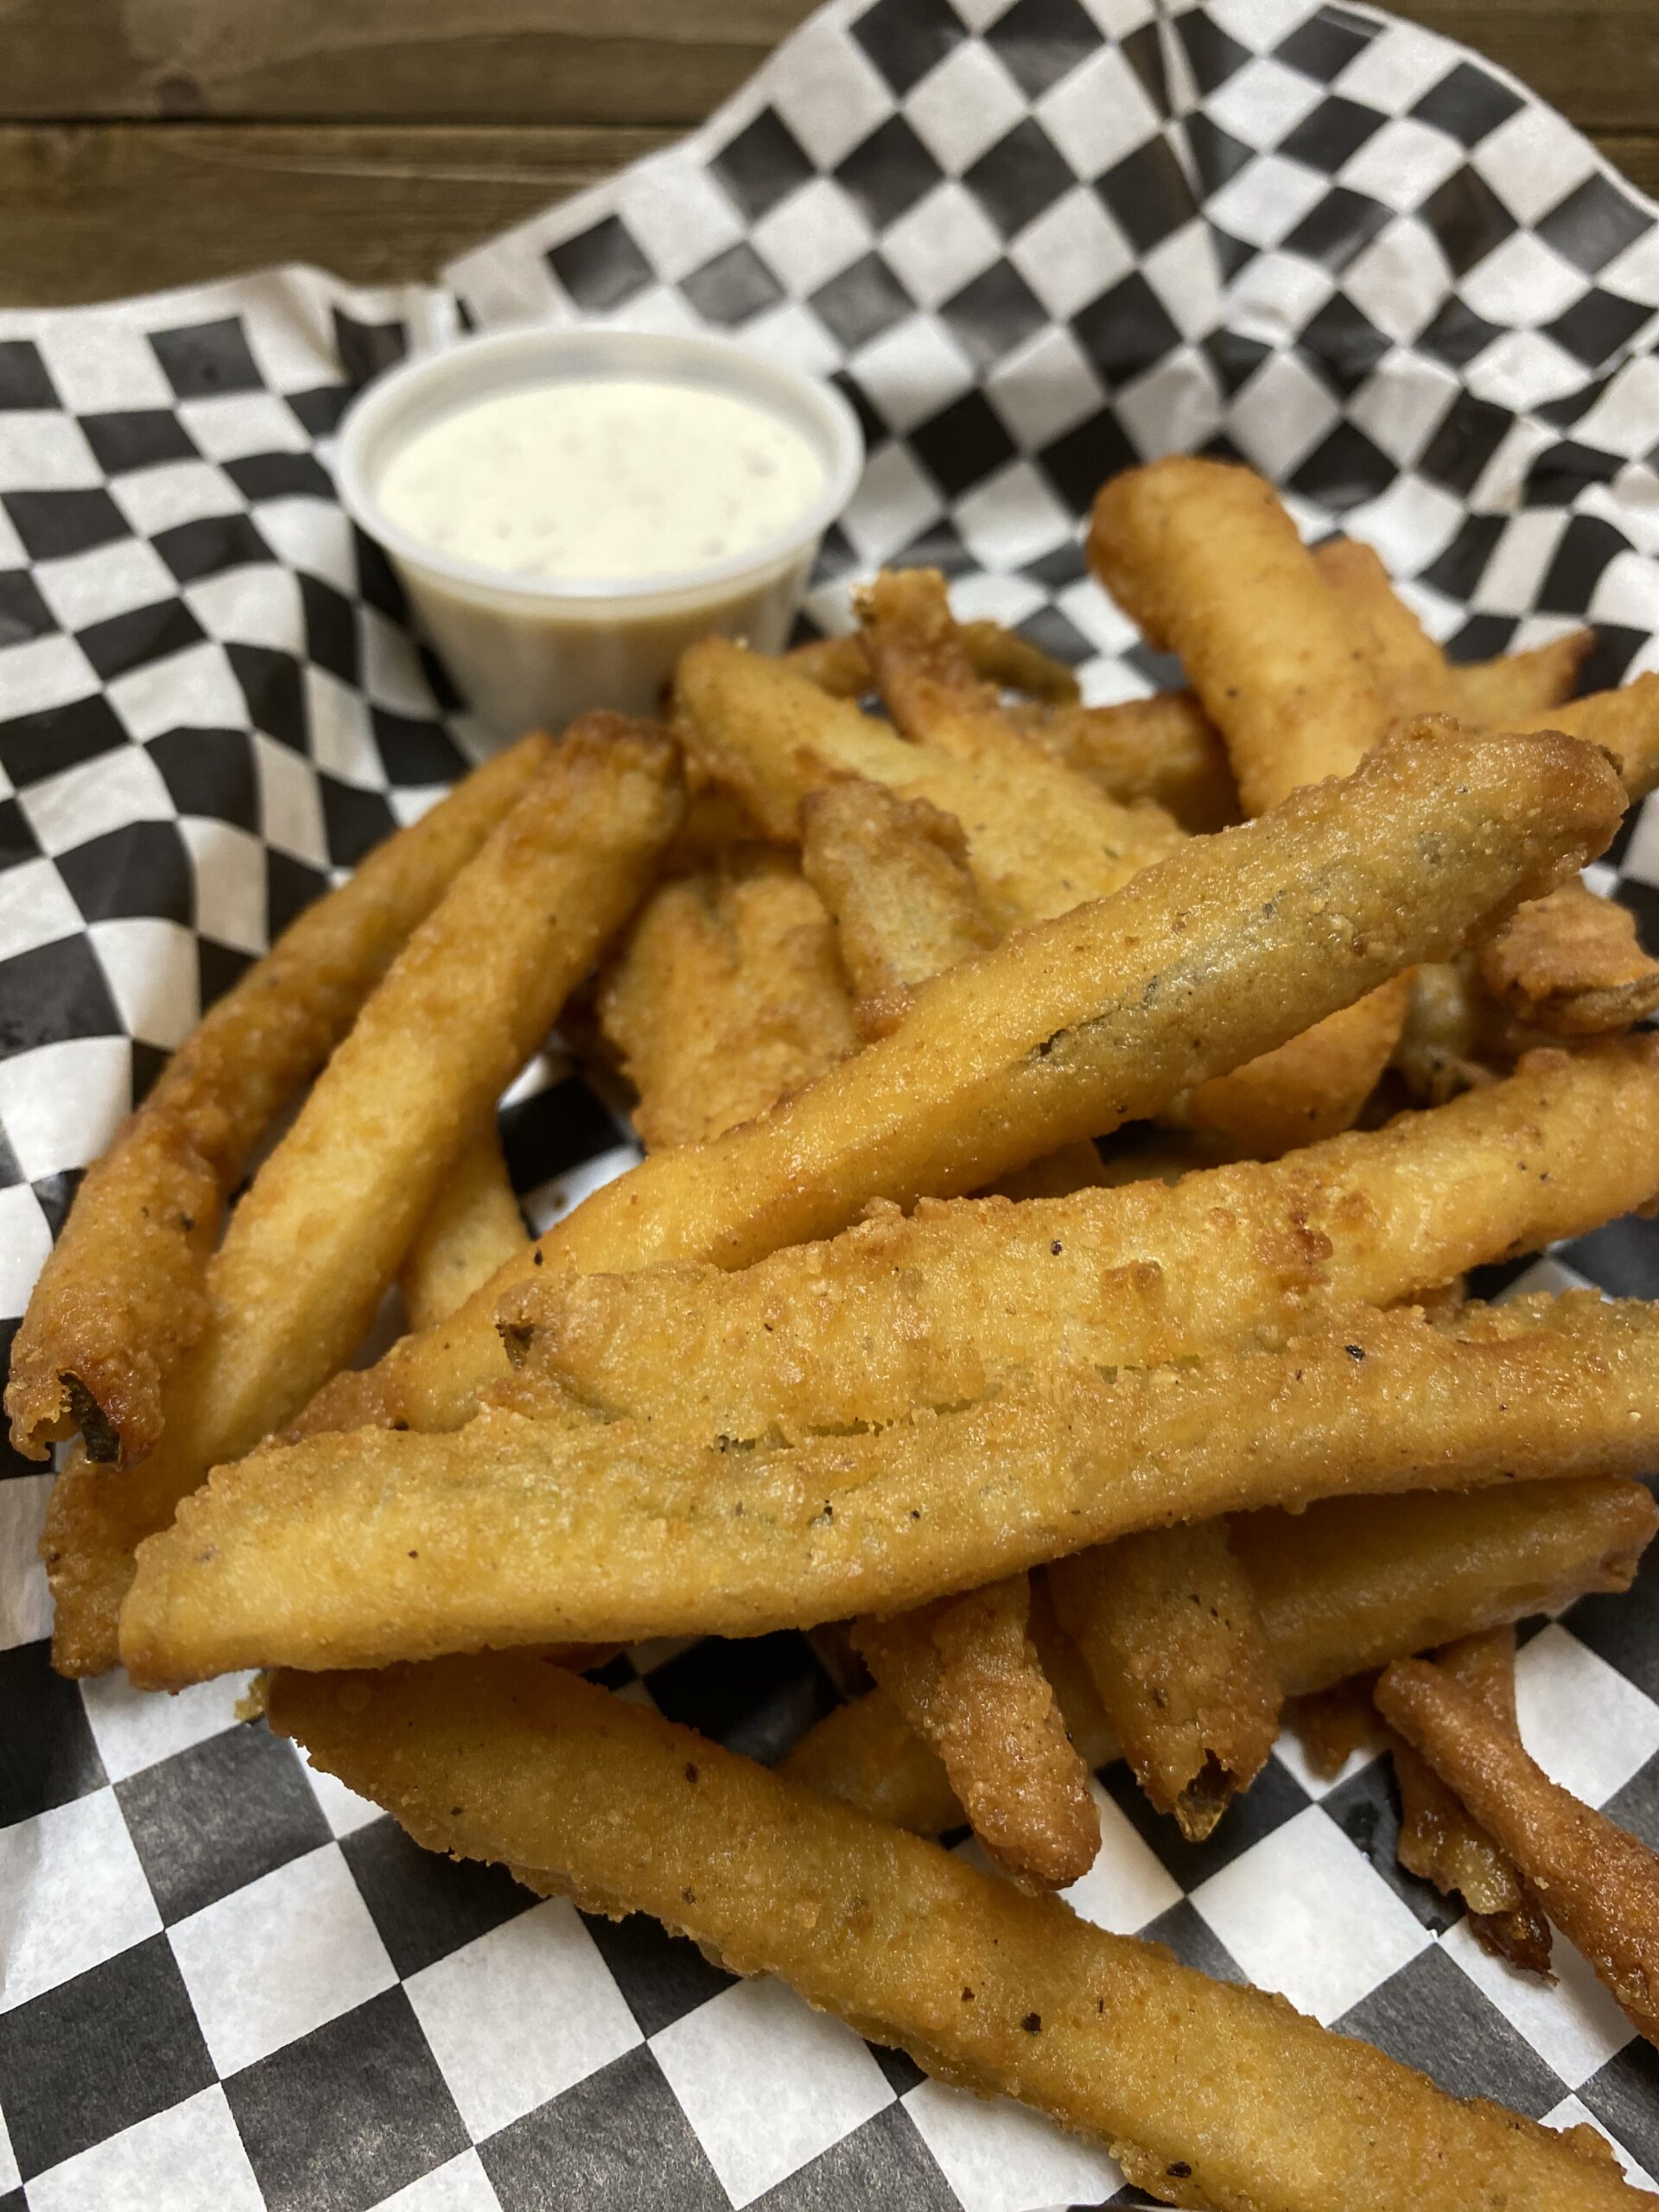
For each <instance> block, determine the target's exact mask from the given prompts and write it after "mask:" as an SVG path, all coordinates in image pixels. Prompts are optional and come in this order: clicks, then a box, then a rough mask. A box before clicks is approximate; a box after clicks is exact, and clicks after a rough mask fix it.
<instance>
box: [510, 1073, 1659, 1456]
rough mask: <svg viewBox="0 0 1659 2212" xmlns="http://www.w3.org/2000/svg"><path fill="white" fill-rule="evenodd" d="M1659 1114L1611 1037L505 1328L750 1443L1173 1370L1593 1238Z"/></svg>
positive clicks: (557, 1359) (1647, 1147)
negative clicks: (1562, 1243)
mask: <svg viewBox="0 0 1659 2212" xmlns="http://www.w3.org/2000/svg"><path fill="white" fill-rule="evenodd" d="M1656 1123H1659V1042H1656V1040H1653V1039H1608V1040H1606V1041H1605V1042H1603V1043H1602V1044H1599V1045H1597V1046H1592V1047H1590V1048H1587V1049H1586V1050H1585V1051H1584V1052H1578V1053H1573V1054H1571V1055H1569V1054H1567V1053H1564V1052H1538V1053H1535V1054H1533V1055H1531V1056H1529V1058H1527V1059H1526V1060H1525V1061H1523V1062H1522V1065H1521V1067H1520V1068H1519V1070H1518V1071H1516V1074H1515V1075H1513V1076H1511V1077H1509V1078H1507V1079H1506V1080H1505V1081H1503V1082H1502V1083H1495V1084H1491V1085H1489V1086H1487V1087H1486V1088H1484V1089H1483V1090H1478V1091H1471V1092H1467V1093H1465V1095H1464V1096H1461V1097H1459V1098H1457V1099H1454V1100H1453V1101H1452V1103H1450V1104H1448V1105H1446V1106H1441V1107H1437V1108H1434V1109H1432V1110H1430V1111H1428V1112H1425V1113H1410V1114H1402V1115H1401V1116H1399V1117H1398V1118H1397V1119H1396V1120H1395V1121H1393V1122H1389V1124H1388V1126H1387V1127H1386V1128H1382V1129H1375V1130H1357V1131H1351V1132H1349V1133H1348V1134H1347V1135H1344V1136H1340V1137H1332V1138H1331V1139H1329V1140H1327V1141H1326V1142H1325V1143H1324V1144H1322V1145H1319V1146H1315V1147H1312V1148H1310V1149H1309V1150H1308V1151H1306V1152H1304V1153H1292V1154H1289V1155H1287V1157H1286V1158H1285V1159H1284V1160H1279V1161H1276V1162H1274V1164H1272V1165H1271V1166H1268V1165H1263V1164H1262V1163H1261V1162H1258V1161H1254V1160H1238V1161H1235V1162H1234V1163H1233V1164H1232V1165H1230V1166H1224V1167H1217V1168H1211V1169H1209V1170H1206V1171H1205V1172H1204V1173H1194V1174H1189V1175H1187V1176H1185V1177H1184V1178H1183V1179H1181V1180H1180V1181H1179V1182H1177V1183H1175V1184H1174V1185H1166V1184H1164V1183H1162V1182H1160V1181H1157V1180H1154V1179H1145V1180H1141V1181H1139V1182H1136V1183H1133V1184H1128V1185H1122V1186H1120V1187H1118V1188H1115V1189H1109V1190H1096V1191H1083V1192H1077V1194H1076V1195H1075V1196H1073V1197H1071V1198H1059V1199H1033V1200H1028V1201H1024V1202H1021V1203H1019V1204H1017V1205H1016V1204H1012V1203H1010V1202H1008V1201H1006V1200H996V1199H973V1200H957V1201H955V1202H953V1203H950V1204H948V1205H942V1204H939V1203H938V1202H936V1201H927V1200H925V1201H924V1202H923V1203H922V1204H921V1205H919V1206H918V1208H917V1210H916V1211H915V1213H914V1214H912V1215H911V1216H909V1217H904V1216H901V1215H899V1213H898V1212H896V1211H887V1212H885V1213H882V1214H880V1215H879V1216H876V1217H873V1218H870V1219H868V1220H866V1221H864V1222H862V1223H861V1224H859V1225H858V1226H856V1227H855V1228H854V1229H851V1230H846V1231H844V1232H843V1233H842V1235H841V1236H838V1237H836V1238H835V1239H833V1240H831V1241H829V1242H826V1243H816V1244H798V1245H794V1246H791V1247H790V1248H788V1249H785V1250H783V1251H780V1252H777V1253H774V1254H772V1255H771V1256H770V1257H769V1258H767V1259H766V1260H764V1261H761V1262H759V1263H758V1264H756V1265H755V1266H753V1267H752V1268H744V1269H741V1270H737V1271H731V1272H727V1271H721V1270H719V1269H715V1268H703V1269H686V1268H674V1269H669V1270H664V1271H660V1272H658V1271H656V1270H651V1271H646V1272H643V1273H635V1274H622V1275H586V1276H580V1277H576V1278H574V1279H572V1278H568V1277H559V1278H550V1276H549V1275H548V1274H547V1271H546V1270H543V1271H542V1273H541V1274H538V1275H537V1276H536V1277H534V1278H532V1279H531V1281H528V1282H527V1283H526V1284H525V1285H524V1287H523V1288H522V1289H521V1290H519V1291H517V1292H515V1293H513V1294H512V1296H511V1297H510V1299H509V1300H508V1301H507V1302H506V1304H505V1306H504V1308H503V1313H502V1318H503V1319H504V1321H505V1323H506V1324H507V1325H509V1326H510V1327H512V1329H513V1331H514V1332H515V1353H516V1356H517V1357H519V1358H520V1359H523V1360H528V1361H529V1362H530V1363H531V1364H533V1365H534V1367H535V1368H536V1369H537V1371H538V1372H539V1373H543V1374H545V1375H547V1376H550V1377H551V1378H552V1379H553V1380H555V1381H556V1382H557V1383H559V1384H560V1385H561V1386H562V1387H563V1388H564V1389H568V1390H569V1392H570V1393H571V1395H572V1396H573V1398H574V1399H575V1401H576V1402H578V1403H580V1404H582V1405H584V1406H588V1407H593V1408H598V1409H599V1410H601V1411H602V1412H605V1413H607V1414H615V1413H628V1414H639V1415H642V1416H648V1417H651V1418H654V1419H665V1418H674V1419H683V1420H684V1421H686V1422H687V1423H688V1424H690V1426H692V1427H697V1428H701V1429H702V1431H704V1432H705V1433H711V1434H714V1433H718V1434H722V1435H729V1436H741V1437H751V1436H754V1435H758V1434H760V1433H763V1432H764V1431H765V1430H766V1428H767V1427H769V1426H771V1425H772V1424H777V1423H781V1424H782V1426H783V1427H784V1428H785V1432H786V1433H787V1432H789V1431H791V1430H792V1429H793V1428H794V1427H795V1426H796V1425H798V1424H805V1425H808V1426H821V1427H823V1426H829V1425H832V1424H834V1423H836V1422H841V1423H852V1422H858V1421H889V1420H892V1419H893V1417H894V1416H895V1415H897V1414H901V1413H903V1412H906V1410H908V1409H910V1408H913V1407H914V1406H917V1405H950V1404H953V1403H957V1402H961V1401H963V1400H965V1399H968V1398H971V1397H975V1396H977V1395H979V1394H980V1393H981V1392H982V1391H983V1390H985V1389H988V1388H991V1387H994V1386H995V1385H996V1384H997V1383H1000V1382H1001V1381H1002V1380H1003V1379H1004V1378H1005V1377H1006V1376H1009V1375H1010V1374H1015V1373H1018V1372H1020V1371H1021V1370H1025V1369H1027V1368H1029V1367H1032V1366H1033V1365H1035V1364H1038V1363H1040V1362H1042V1361H1043V1360H1045V1359H1047V1358H1051V1357H1058V1356H1063V1357H1068V1358H1073V1359H1078V1360H1083V1361H1087V1362H1091V1363H1096V1364H1098V1365H1102V1366H1115V1365H1117V1364H1119V1363H1131V1364H1141V1363H1147V1362H1150V1361H1154V1360H1159V1359H1170V1358H1178V1357H1181V1356H1183V1355H1184V1354H1185V1353H1188V1352H1192V1351H1200V1350H1202V1349H1203V1348H1204V1347H1205V1345H1207V1344H1215V1343H1218V1342H1226V1341H1229V1340H1230V1339H1232V1338H1237V1337H1239V1336H1240V1335H1242V1334H1249V1333H1250V1332H1255V1331H1257V1330H1266V1331H1268V1332H1273V1331H1274V1330H1282V1329H1285V1328H1288V1327H1292V1326H1294V1325H1298V1324H1299V1323H1300V1324H1302V1325H1311V1324H1312V1323H1313V1320H1314V1318H1315V1317H1316V1316H1317V1315H1318V1314H1319V1313H1320V1312H1322V1311H1326V1310H1330V1309H1332V1308H1333V1307H1338V1308H1339V1307H1344V1306H1349V1305H1351V1304H1360V1303H1364V1304H1371V1305H1379V1306H1387V1305H1391V1304H1393V1303H1394V1302H1395V1300H1399V1299H1402V1298H1405V1297H1408V1296H1409V1295H1410V1294H1412V1293H1414V1292H1416V1291H1423V1290H1427V1289H1429V1288H1431V1287H1433V1286H1435V1285H1437V1284H1440V1283H1444V1282H1446V1281H1450V1280H1452V1278H1453V1277H1455V1276H1457V1275H1459V1274H1463V1273H1464V1272H1465V1270H1466V1269H1468V1268H1471V1267H1476V1266H1479V1265H1482V1264H1484V1263H1485V1262H1491V1261H1495V1260H1500V1259H1504V1258H1508V1257H1511V1256H1513V1255H1516V1254H1517V1253H1521V1252H1528V1251H1534V1250H1536V1249H1541V1247H1542V1246H1544V1245H1546V1244H1548V1243H1554V1242H1555V1241H1556V1240H1557V1239H1559V1238H1560V1237H1564V1236H1581V1235H1583V1234H1585V1233H1586V1231H1587V1230H1590V1229H1592V1228H1594V1227H1596V1226H1598V1225H1599V1224H1600V1223H1602V1222H1605V1221H1607V1220H1610V1219H1611V1218H1613V1217H1615V1216H1617V1215H1619V1214H1622V1213H1625V1212H1628V1211H1630V1210H1631V1209H1632V1208H1635V1207H1638V1206H1642V1205H1646V1204H1648V1203H1649V1201H1650V1200H1651V1199H1652V1198H1655V1197H1656V1196H1659V1147H1656V1145H1655V1143H1654V1139H1653V1130H1654V1128H1655V1126H1656Z"/></svg>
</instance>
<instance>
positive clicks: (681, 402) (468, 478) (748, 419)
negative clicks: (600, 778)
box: [376, 377, 824, 582]
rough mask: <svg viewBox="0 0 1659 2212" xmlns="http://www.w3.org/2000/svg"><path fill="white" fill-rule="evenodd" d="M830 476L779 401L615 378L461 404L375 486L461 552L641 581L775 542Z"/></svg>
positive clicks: (425, 531)
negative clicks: (778, 409)
mask: <svg viewBox="0 0 1659 2212" xmlns="http://www.w3.org/2000/svg"><path fill="white" fill-rule="evenodd" d="M823 485H824V467H823V461H821V460H820V458H819V457H818V455H817V453H816V452H815V451H814V450H813V448H812V447H811V446H810V444H809V443H808V442H807V440H806V439H805V438H804V437H803V436H802V435H801V434H800V432H799V431H798V430H797V429H794V428H793V426H792V425H791V424H790V423H785V421H783V419H782V418H781V417H780V416H776V415H773V414H772V413H771V412H770V410H767V409H766V408H764V407H759V406H754V405H752V404H749V403H748V402H747V401H745V400H741V399H734V398H732V397H728V395H727V394H726V393H724V392H720V391H709V390H707V389H705V388H704V387H702V386H701V385H691V384H674V383H670V382H668V381H666V380H662V381H658V380H655V379H648V378H643V377H613V378H590V379H583V380H580V381H573V382H570V383H551V384H543V385H533V386H531V387H530V388H528V389H524V390H519V391H499V392H494V393H492V394H491V395H490V396H489V397H487V398H485V399H480V400H477V401H475V402H474V404H472V405H471V406H467V407H461V408H457V409H456V410H455V411H454V414H452V415H446V416H441V417H440V418H439V419H438V420H437V421H436V422H434V423H428V424H427V426H426V427H425V428H424V429H421V430H417V431H416V433H415V435H413V436H412V437H411V438H410V441H409V442H408V444H407V445H405V446H403V447H401V448H398V449H397V451H396V452H394V453H393V454H392V455H391V458H390V460H389V461H387V462H386V464H385V470H384V473H383V474H382V475H381V477H380V480H379V482H378V486H377V487H376V493H377V498H378V504H379V506H380V508H381V511H382V512H383V513H384V514H385V516H386V518H387V519H388V521H390V522H391V523H393V524H396V525H397V527H398V528H399V529H401V530H404V531H407V532H408V534H409V536H410V537H413V538H418V539H420V540H421V541H422V543H424V544H427V545H429V546H431V547H432V548H433V549H434V550H435V551H438V552H442V553H447V554H448V555H449V556H451V557H452V558H453V559H454V560H458V561H466V562H469V563H474V564H475V565H477V566H479V567H481V568H488V569H497V570H499V572H501V573H503V574H505V575H518V576H535V577H547V578H550V579H558V580H561V581H565V580H569V581H582V582H600V581H604V582H632V581H633V580H635V579H638V578H640V577H646V576H659V575H674V574H677V573H683V572H684V571H685V570H687V569H702V568H706V567H707V566H708V565H709V563H712V562H715V561H722V560H725V559H727V558H728V557H729V556H732V555H734V554H739V553H745V552H749V551H752V550H754V549H755V548H757V547H759V546H761V545H764V544H765V543H767V541H768V540H769V539H772V538H774V537H779V536H780V535H781V534H782V533H783V532H784V531H786V530H787V529H788V528H789V526H790V524H791V523H792V522H794V521H795V520H796V519H797V518H798V517H799V516H800V515H801V514H803V513H804V512H805V510H806V509H807V508H808V507H809V506H810V505H811V504H812V502H813V500H814V499H817V496H818V494H819V493H820V492H821V491H822V490H823Z"/></svg>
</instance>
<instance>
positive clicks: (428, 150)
mask: <svg viewBox="0 0 1659 2212" xmlns="http://www.w3.org/2000/svg"><path fill="white" fill-rule="evenodd" d="M1398 7H1399V12H1401V13H1402V14H1404V15H1408V16H1413V17H1414V18H1415V19H1416V20H1417V21H1419V22H1426V23H1430V24H1433V26H1434V28H1435V29H1440V30H1443V31H1445V32H1447V33H1448V34H1450V35H1452V36H1453V37H1456V38H1460V39H1463V40H1465V41H1467V42H1468V43H1469V44H1470V45H1471V46H1474V47H1478V48H1480V49H1482V50H1483V51H1484V52H1485V53H1487V54H1490V55H1491V56H1492V58H1493V59H1494V60H1497V61H1501V62H1503V63H1504V64H1505V65H1506V66H1507V67H1510V68H1511V69H1513V70H1514V71H1515V72H1516V73H1517V75H1519V76H1521V77H1522V78H1524V79H1527V81H1528V82H1529V83H1530V84H1532V85H1533V86H1535V87H1536V89H1537V90H1538V91H1539V92H1541V93H1542V94H1543V95H1544V96H1545V97H1546V98H1547V99H1549V100H1551V101H1553V102H1554V105H1556V106H1558V107H1559V108H1560V109H1561V110H1562V111H1564V112H1565V113H1566V114H1567V116H1569V117H1570V118H1572V120H1573V122H1574V123H1576V124H1578V125H1579V127H1580V129H1581V130H1584V131H1586V133H1587V134H1588V135H1589V136H1590V137H1592V138H1593V139H1594V140H1595V142H1596V143H1597V144H1598V145H1599V146H1600V147H1601V148H1602V149H1603V151H1604V152H1605V153H1606V154H1607V155H1608V156H1609V157H1610V158H1611V160H1612V161H1613V162H1616V163H1617V164H1618V166H1619V167H1620V168H1623V169H1624V171H1625V173H1626V174H1627V175H1630V176H1631V177H1632V178H1633V179H1634V180H1635V181H1636V182H1637V183H1638V184H1639V185H1641V186H1643V188H1644V189H1646V190H1648V191H1649V192H1652V193H1654V194H1656V196H1659V0H1580V4H1579V5H1576V6H1574V5H1571V4H1567V5H1562V4H1558V3H1557V0H1398ZM807 12H808V0H470V4H461V5H457V4H456V0H0V303H5V304H15V303H35V304H53V303H57V302H67V301H72V300H84V299H97V298H100V297H105V296H110V295H111V294H118V293H123V292H133V291H139V290H146V289H151V288H154V287H156V286H161V285H165V284H174V283H188V282H189V281H191V280H193V279H195V278H200V277H208V276H213V275H218V274H222V273H226V272H229V271H232V270H238V269H246V268H250V267H255V266H257V265H258V264H261V263H266V262H271V261H284V260H309V261H315V262H320V263H321V264H324V265H325V266H327V267H328V268H330V269H333V270H337V271H338V272H339V273H340V274H341V275H342V276H346V277H355V278H359V279H361V280H365V281H377V280H385V281H389V280H392V279H397V278H404V277H429V276H430V275H431V274H432V273H433V272H434V270H435V269H436V268H437V266H438V265H439V264H440V263H441V262H442V261H443V260H444V259H445V258H447V257H448V256H450V255H452V254H454V253H456V252H458V251H460V250H461V248H463V247H464V246H467V245H471V244H473V243H474V241H475V240H477V239H478V238H482V237H485V236H486V235H487V234H488V233H489V232H493V231H495V230H499V229H500V228H501V227H502V226H505V225H506V224H508V223H512V222H514V221H516V220H518V219H520V218H521V217H523V216H525V215H528V214H531V213H534V212H535V210H536V209H537V208H538V207H544V206H546V205H547V204H548V203H549V202H550V200H556V199H557V198H559V197H561V196H562V195H563V194H565V193H568V192H571V191H574V190H575V189H576V188H578V187H580V186H582V185H584V184H587V183H590V182H592V181H594V179H595V178H597V177H600V176H602V175H605V174H606V173H607V171H608V170H610V169H612V168H616V167H618V166H619V165H620V164H621V163H622V162H626V161H629V160H632V158H633V156H635V155H637V154H639V153H643V152H645V151H647V150H649V149H651V148H652V147H654V146H658V145H660V144H662V143H664V142H665V141H666V140H668V139H670V138H671V137H675V136H676V135H677V134H678V133H679V132H680V131H682V130H684V129H685V128H686V127H687V125H689V124H692V123H695V122H696V121H698V120H699V119H700V118H702V116H703V115H705V114H706V113H707V112H708V111H709V109H710V108H711V107H712V106H713V105H715V103H716V102H717V101H718V100H719V99H721V98H723V96H724V95H725V94H726V93H727V92H729V91H731V90H732V89H733V88H734V86H737V85H739V84H741V81H742V80H743V79H744V78H745V77H746V76H747V74H748V73H749V72H750V71H751V70H752V69H753V67H755V65H756V64H757V62H759V61H760V60H761V58H762V57H763V56H764V55H765V54H766V52H767V51H768V50H769V48H771V47H772V45H773V44H775V43H776V41H778V40H779V38H781V37H782V36H783V35H784V34H785V32H786V31H787V30H789V29H791V26H792V25H793V24H794V23H795V22H797V21H798V20H799V18H800V17H801V16H804V14H806V13H807Z"/></svg>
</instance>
